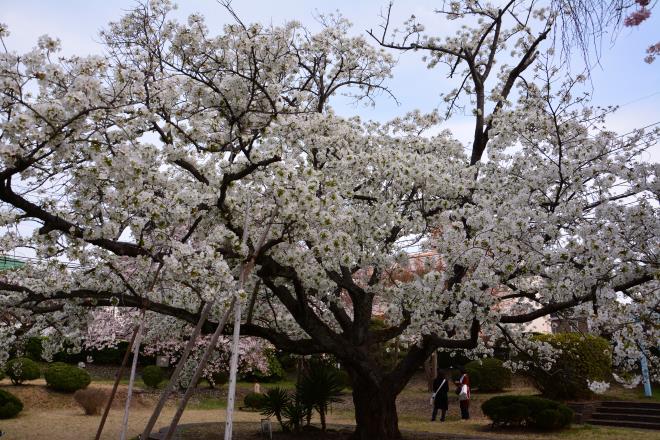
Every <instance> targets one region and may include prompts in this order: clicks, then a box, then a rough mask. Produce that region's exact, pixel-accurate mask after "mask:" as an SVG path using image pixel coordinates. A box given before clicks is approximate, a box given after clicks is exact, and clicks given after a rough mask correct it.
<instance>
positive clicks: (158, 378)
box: [142, 365, 165, 388]
mask: <svg viewBox="0 0 660 440" xmlns="http://www.w3.org/2000/svg"><path fill="white" fill-rule="evenodd" d="M163 379H165V375H164V374H163V370H162V369H161V368H160V367H159V366H156V365H149V366H148V367H144V368H143V369H142V381H143V382H144V384H145V385H146V386H148V387H150V388H158V384H159V383H161V382H162V381H163Z"/></svg>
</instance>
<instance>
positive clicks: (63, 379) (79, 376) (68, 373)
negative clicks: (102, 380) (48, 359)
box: [44, 362, 92, 393]
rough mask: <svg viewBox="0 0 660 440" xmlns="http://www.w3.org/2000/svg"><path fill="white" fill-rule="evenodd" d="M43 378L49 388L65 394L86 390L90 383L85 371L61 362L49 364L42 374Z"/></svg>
mask: <svg viewBox="0 0 660 440" xmlns="http://www.w3.org/2000/svg"><path fill="white" fill-rule="evenodd" d="M44 378H45V379H46V384H47V385H48V387H49V388H52V389H54V390H56V391H62V392H65V393H73V392H74V391H76V390H81V389H83V388H86V387H87V385H89V383H90V382H91V381H92V378H91V377H90V376H89V373H88V372H87V371H85V370H83V369H82V368H78V367H74V366H72V365H68V364H64V363H61V362H55V363H54V364H51V365H50V366H49V367H48V369H47V370H46V372H45V373H44Z"/></svg>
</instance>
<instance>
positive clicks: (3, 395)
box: [0, 390, 23, 419]
mask: <svg viewBox="0 0 660 440" xmlns="http://www.w3.org/2000/svg"><path fill="white" fill-rule="evenodd" d="M22 410H23V402H21V400H20V399H19V398H18V397H16V396H14V395H13V394H12V393H9V392H7V391H5V390H0V419H11V418H12V417H16V415H17V414H18V413H19V412H21V411H22Z"/></svg>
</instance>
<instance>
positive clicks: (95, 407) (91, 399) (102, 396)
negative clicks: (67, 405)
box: [73, 388, 109, 416]
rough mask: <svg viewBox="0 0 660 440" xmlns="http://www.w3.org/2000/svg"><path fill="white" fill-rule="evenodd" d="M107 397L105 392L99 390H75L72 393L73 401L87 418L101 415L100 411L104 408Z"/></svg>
mask: <svg viewBox="0 0 660 440" xmlns="http://www.w3.org/2000/svg"><path fill="white" fill-rule="evenodd" d="M108 397H109V396H108V393H107V391H106V390H104V389H101V388H87V389H84V390H77V391H76V392H75V393H73V399H74V400H75V401H76V403H78V405H80V406H81V407H82V408H83V410H84V411H85V414H87V415H88V416H94V415H98V414H101V410H102V409H103V408H104V407H105V404H106V402H107V401H108Z"/></svg>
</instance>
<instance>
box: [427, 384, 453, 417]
mask: <svg viewBox="0 0 660 440" xmlns="http://www.w3.org/2000/svg"><path fill="white" fill-rule="evenodd" d="M448 392H449V381H448V380H447V376H446V375H445V373H444V372H443V371H439V372H438V377H436V378H435V380H434V381H433V414H432V415H431V421H432V422H433V421H435V417H436V416H437V415H438V410H441V413H440V421H441V422H444V421H445V415H446V414H447V409H448V408H449V398H448V397H447V393H448Z"/></svg>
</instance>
